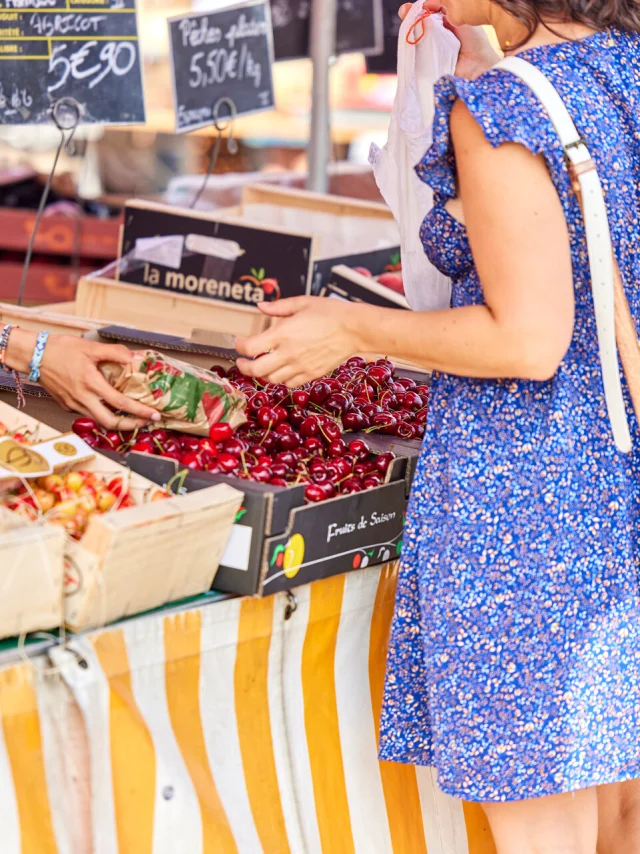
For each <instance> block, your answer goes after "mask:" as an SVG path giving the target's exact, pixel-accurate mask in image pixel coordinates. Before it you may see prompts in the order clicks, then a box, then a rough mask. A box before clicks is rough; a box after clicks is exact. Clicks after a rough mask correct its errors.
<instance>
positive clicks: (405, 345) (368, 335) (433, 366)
mask: <svg viewBox="0 0 640 854" xmlns="http://www.w3.org/2000/svg"><path fill="white" fill-rule="evenodd" d="M353 306H354V310H353V311H352V312H351V313H350V314H351V316H350V318H349V320H348V321H347V322H349V324H350V325H351V327H352V332H353V334H354V335H355V336H356V337H357V340H358V341H359V343H360V350H361V352H377V353H382V354H384V355H385V356H388V357H389V358H390V359H396V360H403V361H407V362H412V363H414V364H416V365H420V366H421V367H424V368H428V369H429V370H437V371H443V372H445V373H449V374H457V375H460V376H469V377H479V378H486V379H491V378H497V377H509V378H511V377H513V378H523V379H532V380H545V379H548V378H550V377H551V376H553V374H554V373H555V371H556V370H557V367H558V364H559V359H558V354H557V353H555V352H554V349H553V348H548V347H546V345H545V341H544V336H542V338H541V335H540V334H539V331H536V330H532V329H530V328H526V324H525V325H518V324H514V323H513V322H505V321H502V322H500V321H499V320H498V319H496V317H494V315H493V314H492V312H491V310H490V309H489V308H488V307H487V306H484V305H477V306H465V307H463V308H455V309H447V310H444V311H428V312H412V311H402V310H398V309H385V308H378V307H377V306H367V305H363V304H357V305H355V304H353Z"/></svg>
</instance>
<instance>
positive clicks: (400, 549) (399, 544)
mask: <svg viewBox="0 0 640 854" xmlns="http://www.w3.org/2000/svg"><path fill="white" fill-rule="evenodd" d="M401 551H402V538H400V539H399V540H398V542H397V543H396V554H397V555H399V554H400V552H401Z"/></svg>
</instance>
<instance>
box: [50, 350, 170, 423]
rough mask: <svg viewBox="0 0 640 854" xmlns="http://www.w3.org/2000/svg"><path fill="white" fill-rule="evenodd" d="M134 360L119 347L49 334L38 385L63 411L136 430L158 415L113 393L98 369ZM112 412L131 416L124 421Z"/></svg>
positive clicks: (118, 393)
mask: <svg viewBox="0 0 640 854" xmlns="http://www.w3.org/2000/svg"><path fill="white" fill-rule="evenodd" d="M134 358H135V353H132V352H131V350H129V349H128V348H127V347H125V346H123V345H121V344H100V343H98V342H96V341H86V340H85V339H84V338H75V337H73V336H67V335H51V336H49V340H48V342H47V346H46V348H45V351H44V357H43V359H42V366H41V369H40V382H41V383H42V385H43V386H44V387H45V388H46V390H47V391H48V392H49V394H50V395H51V396H52V397H53V398H55V399H56V400H57V401H58V403H60V404H61V405H62V406H64V407H65V409H69V410H71V411H72V412H80V413H82V414H83V415H88V416H90V417H91V418H95V420H96V421H97V422H98V423H99V424H101V425H102V426H103V427H107V428H108V429H111V430H113V429H118V430H135V429H136V427H143V426H144V425H145V424H148V423H149V421H159V420H160V414H159V413H158V412H156V411H155V410H154V409H151V408H150V407H149V406H144V405H143V404H142V403H138V402H137V401H135V400H131V398H130V397H127V395H125V394H121V393H120V392H119V391H116V390H115V389H114V388H113V386H111V385H110V384H109V383H108V382H107V380H106V379H105V378H104V377H103V376H102V374H101V373H100V370H99V368H98V365H99V364H100V363H101V362H117V363H118V364H120V365H128V364H130V363H131V362H132V361H133V359H134ZM105 404H106V405H105ZM109 407H110V408H109ZM112 409H113V410H118V411H120V412H126V413H129V416H133V417H128V416H126V417H124V418H123V417H122V416H119V415H116V414H115V413H114V412H112V411H111V410H112Z"/></svg>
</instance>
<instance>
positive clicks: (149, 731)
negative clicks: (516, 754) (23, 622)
mask: <svg viewBox="0 0 640 854" xmlns="http://www.w3.org/2000/svg"><path fill="white" fill-rule="evenodd" d="M396 572H397V565H396V564H389V565H387V566H385V567H383V568H382V569H366V570H360V571H357V572H352V573H348V574H346V575H341V576H337V577H334V578H330V579H326V580H324V581H319V582H316V583H314V584H311V585H307V586H305V587H301V588H299V589H297V590H296V591H295V600H294V599H292V598H291V596H288V595H287V594H286V593H282V594H278V595H276V596H272V597H267V598H264V599H253V598H220V597H217V596H215V595H212V596H208V597H204V598H203V599H201V600H200V601H198V602H191V603H187V604H186V605H183V606H181V607H179V608H176V607H173V608H168V609H164V610H163V611H162V612H160V613H155V614H148V615H146V616H140V617H137V618H134V619H131V620H128V621H125V622H122V623H119V624H116V625H115V626H111V627H108V628H105V629H103V630H102V631H96V632H93V633H91V634H81V635H77V636H75V637H73V638H71V639H70V640H69V642H68V643H67V644H66V646H61V645H56V646H51V647H50V648H49V649H48V650H45V649H44V648H43V647H42V646H39V647H33V648H30V647H27V648H26V650H25V654H28V655H29V656H30V660H29V661H28V662H27V661H20V659H19V656H18V657H17V653H16V651H15V649H14V650H9V649H5V650H4V651H2V653H1V654H0V660H1V661H2V662H3V663H4V669H2V670H0V711H1V719H2V727H1V728H0V766H1V768H2V770H1V772H0V787H1V788H0V791H1V794H0V820H1V821H2V828H3V845H2V851H3V854H36V852H37V854H88V852H90V851H91V852H95V854H116V852H118V854H143V852H153V854H177V852H178V851H185V852H188V853H189V854H199V852H215V854H218V852H220V854H236V852H237V854H260V852H264V854H287V852H291V854H303V852H309V854H311V852H314V854H315V853H316V852H323V854H343V853H344V854H351V853H352V852H353V854H409V852H411V854H426V852H427V851H428V852H429V854H491V852H494V851H495V848H494V846H493V842H492V840H491V836H490V833H489V831H488V829H487V825H486V821H485V819H484V816H483V813H482V811H481V808H480V807H479V806H477V805H473V804H465V805H463V804H461V803H460V802H458V801H455V800H453V799H452V798H449V797H447V796H445V795H443V794H442V793H440V792H439V791H438V790H437V788H436V786H435V776H434V774H433V773H432V771H431V770H430V769H424V768H418V769H416V768H414V767H412V766H407V765H399V764H391V763H379V762H378V760H377V758H376V741H377V729H378V720H379V716H380V708H381V700H382V689H383V679H384V667H385V654H386V644H387V638H388V632H389V625H390V620H391V615H392V611H393V602H394V595H395V585H396Z"/></svg>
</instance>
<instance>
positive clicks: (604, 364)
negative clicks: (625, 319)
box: [495, 56, 631, 453]
mask: <svg viewBox="0 0 640 854" xmlns="http://www.w3.org/2000/svg"><path fill="white" fill-rule="evenodd" d="M495 67H496V68H500V69H503V70H504V71H509V72H510V73H511V74H514V75H515V76H516V77H518V78H520V80H522V81H523V82H524V83H526V84H527V86H528V87H529V88H530V89H531V91H532V92H533V93H534V95H536V97H537V98H538V100H539V101H540V102H541V103H542V106H543V107H544V108H545V110H546V111H547V113H548V115H549V118H550V119H551V123H552V124H553V126H554V128H555V130H556V132H557V134H558V137H559V139H560V142H561V143H562V148H563V150H564V155H565V158H566V161H567V164H568V165H569V167H570V169H571V171H572V173H573V175H572V177H574V178H575V179H576V180H577V182H578V183H579V190H580V197H581V202H582V214H583V218H584V226H585V232H586V239H587V252H588V255H589V267H590V270H591V289H592V293H593V305H594V310H595V317H596V330H597V334H598V347H599V352H600V366H601V370H602V381H603V384H604V395H605V400H606V404H607V411H608V414H609V421H610V423H611V429H612V431H613V439H614V441H615V443H616V446H617V447H618V449H619V450H620V451H622V452H623V453H629V451H630V450H631V435H630V433H629V425H628V422H627V414H626V411H625V404H624V397H623V394H622V384H621V381H620V371H619V367H618V351H617V347H616V306H615V303H614V290H615V289H614V273H615V272H616V271H617V268H616V265H615V261H614V256H613V248H612V244H611V234H610V231H609V221H608V219H607V209H606V205H605V200H604V193H603V191H602V185H601V183H600V179H599V177H598V173H597V171H596V169H595V168H594V167H593V161H592V159H591V155H590V153H589V149H588V148H587V145H586V143H585V141H584V140H583V139H582V137H581V136H580V134H579V133H578V130H577V128H576V126H575V124H574V123H573V119H572V118H571V116H570V115H569V112H568V110H567V108H566V106H565V104H564V101H563V100H562V98H561V97H560V95H559V93H558V91H557V90H556V89H555V87H554V86H553V84H552V83H551V82H550V80H549V79H548V78H547V77H546V76H545V74H543V72H542V71H540V70H539V69H538V68H536V67H535V66H534V65H531V63H529V62H527V61H526V60H524V59H521V58H519V57H517V56H510V57H507V58H506V59H503V60H501V61H500V62H498V63H497V65H496V66H495ZM623 293H624V292H623ZM625 302H626V301H625Z"/></svg>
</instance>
